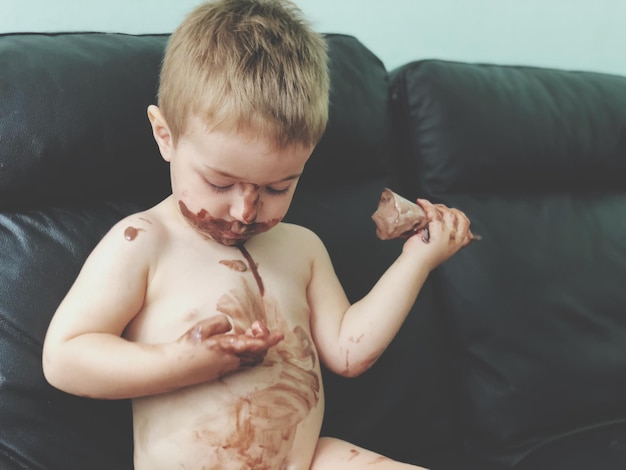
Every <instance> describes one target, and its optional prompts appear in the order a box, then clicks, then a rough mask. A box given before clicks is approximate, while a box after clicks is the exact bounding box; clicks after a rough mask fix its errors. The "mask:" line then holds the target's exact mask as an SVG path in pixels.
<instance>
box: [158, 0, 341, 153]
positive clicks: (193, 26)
mask: <svg viewBox="0 0 626 470" xmlns="http://www.w3.org/2000/svg"><path fill="white" fill-rule="evenodd" d="M328 93H329V78H328V65H327V51H326V41H325V40H324V38H323V36H321V35H320V34H318V33H315V32H314V31H313V30H312V28H311V27H310V25H309V24H308V23H307V22H306V21H305V20H304V18H303V16H302V13H301V11H300V10H299V9H298V8H297V7H296V6H295V5H294V4H293V3H292V2H290V1H288V0H217V1H210V2H207V3H204V4H202V5H200V6H199V7H197V8H196V9H195V10H193V11H192V12H191V13H190V14H189V15H188V16H187V17H186V19H185V20H184V21H183V22H182V24H181V25H180V26H179V27H178V28H177V29H176V31H175V32H174V33H173V34H172V36H171V37H170V39H169V42H168V45H167V48H166V52H165V57H164V60H163V64H162V68H161V77H160V85H159V107H160V108H161V111H162V112H163V115H164V116H165V119H166V121H167V123H168V127H169V128H170V132H171V136H172V139H173V142H174V144H176V142H177V141H178V138H179V137H180V136H182V135H183V134H184V132H185V126H186V124H187V119H188V118H189V117H190V116H191V115H197V116H199V117H200V118H202V119H204V120H205V122H206V123H207V126H208V128H230V129H233V128H234V129H237V130H243V131H247V132H255V133H259V134H261V135H262V136H263V137H266V138H269V139H271V140H272V141H273V142H275V144H276V145H277V146H279V147H286V146H290V145H306V146H313V145H315V144H316V143H317V142H318V141H319V139H320V138H321V136H322V134H323V132H324V129H325V127H326V123H327V120H328Z"/></svg>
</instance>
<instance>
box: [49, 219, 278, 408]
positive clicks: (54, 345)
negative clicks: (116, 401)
mask: <svg viewBox="0 0 626 470" xmlns="http://www.w3.org/2000/svg"><path fill="white" fill-rule="evenodd" d="M128 224H129V222H128V221H124V222H121V223H119V224H117V225H116V226H115V227H113V229H111V231H110V232H109V233H108V234H107V235H106V236H105V237H104V239H103V240H102V241H101V242H100V243H99V244H98V246H97V247H96V248H95V249H94V251H93V252H92V253H91V255H90V256H89V258H88V259H87V261H86V262H85V264H84V266H83V268H82V270H81V272H80V274H79V276H78V278H77V279H76V281H75V283H74V285H73V286H72V287H71V289H70V291H69V292H68V294H67V296H66V297H65V298H64V300H63V301H62V303H61V305H60V306H59V308H58V309H57V311H56V313H55V315H54V317H53V319H52V322H51V323H50V327H49V329H48V332H47V335H46V339H45V342H44V350H43V368H44V374H45V376H46V379H47V380H48V381H49V382H50V383H51V384H52V385H53V386H55V387H57V388H59V389H61V390H64V391H66V392H69V393H73V394H76V395H83V396H89V397H93V398H106V399H108V398H133V397H137V396H144V395H152V394H157V393H163V392H167V391H170V390H173V389H176V388H180V387H184V386H187V385H192V384H197V383H202V382H207V381H211V380H214V379H215V378H217V377H219V376H221V375H223V374H225V373H228V372H231V371H234V370H236V369H238V368H240V367H245V366H248V365H251V364H254V363H256V362H259V361H260V360H262V359H263V357H264V355H265V352H266V351H267V348H268V347H270V346H271V345H273V344H276V342H277V341H278V340H280V338H281V337H280V336H279V335H270V334H269V332H268V331H267V329H266V328H264V327H263V325H259V324H256V325H253V327H252V328H251V329H249V330H248V331H237V332H232V331H231V332H229V330H231V325H230V323H229V321H228V319H227V318H226V317H225V316H222V315H218V316H216V317H213V318H210V319H208V320H204V321H202V322H200V323H198V324H196V325H195V326H194V327H192V328H190V329H189V331H188V332H187V333H186V334H184V335H182V336H181V337H180V338H179V339H178V340H176V341H173V342H170V343H161V344H145V343H136V342H131V341H128V340H126V339H124V338H123V337H122V333H123V331H124V329H125V328H126V326H127V325H128V323H129V322H130V321H131V320H132V319H133V318H134V317H135V315H136V314H137V313H138V312H139V311H140V310H141V308H142V306H143V303H144V299H145V293H146V288H147V282H148V279H149V277H150V275H151V269H152V255H153V253H155V252H156V251H155V249H158V247H159V243H158V233H156V232H158V231H157V230H155V227H154V226H150V227H145V225H146V224H145V223H143V222H142V221H140V220H135V219H133V220H132V223H131V225H133V226H136V227H142V226H144V227H145V231H146V233H142V234H141V235H142V236H139V237H137V239H136V240H133V241H132V243H131V242H128V241H127V240H125V238H124V233H123V231H124V227H126V226H128ZM227 332H228V334H227ZM233 333H236V334H233Z"/></svg>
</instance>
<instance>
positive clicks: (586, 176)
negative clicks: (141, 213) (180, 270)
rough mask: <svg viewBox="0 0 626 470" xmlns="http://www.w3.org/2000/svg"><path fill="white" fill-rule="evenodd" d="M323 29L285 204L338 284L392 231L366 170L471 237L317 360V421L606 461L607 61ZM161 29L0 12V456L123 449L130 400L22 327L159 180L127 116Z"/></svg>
mask: <svg viewBox="0 0 626 470" xmlns="http://www.w3.org/2000/svg"><path fill="white" fill-rule="evenodd" d="M327 39H328V44H329V48H330V58H331V62H330V67H331V77H332V78H331V81H332V93H331V105H330V122H329V125H328V129H327V131H326V133H325V135H324V138H323V140H322V142H321V143H320V144H319V146H318V148H317V149H316V151H315V153H314V156H313V157H312V159H311V160H310V162H309V164H308V165H307V170H306V173H305V175H304V176H303V178H302V180H301V183H300V186H299V187H298V190H297V195H296V197H295V199H294V203H293V206H292V208H291V210H290V212H289V214H288V220H289V221H292V222H296V223H300V224H303V225H306V226H308V227H311V228H312V229H314V230H315V231H317V232H318V233H319V235H320V236H321V237H322V239H323V240H324V241H325V243H326V244H327V247H328V249H329V251H330V253H331V256H332V258H333V259H334V262H335V267H336V270H337V272H338V274H339V276H340V278H341V279H342V281H343V283H344V286H345V288H346V290H347V292H348V295H349V297H350V298H352V299H357V298H359V297H360V296H361V295H363V294H364V293H365V292H366V291H367V290H368V289H369V288H370V287H371V285H372V284H373V283H374V282H375V280H376V279H377V278H378V277H379V276H380V274H381V273H382V272H383V270H384V269H385V268H386V267H387V266H388V265H389V264H390V263H391V261H392V260H393V259H394V258H395V256H397V254H398V253H399V250H400V247H401V245H400V242H396V241H386V242H382V241H379V240H378V239H377V238H376V237H375V231H374V225H373V222H372V221H371V219H370V216H371V214H372V213H373V211H374V210H375V208H376V205H377V202H378V197H379V195H380V193H381V191H382V189H383V188H384V187H386V186H388V187H391V188H392V189H394V190H395V191H397V192H399V193H400V194H403V195H404V196H406V197H408V198H415V197H417V196H420V197H425V198H429V199H431V200H433V201H436V202H443V203H445V204H447V205H451V206H455V207H459V208H460V209H462V210H464V211H465V212H466V213H467V214H468V216H469V217H470V218H471V220H472V228H473V231H474V232H475V233H479V234H480V235H482V237H483V239H482V241H479V242H473V243H472V244H471V245H470V246H469V247H467V248H465V249H464V250H462V251H461V252H460V253H458V254H457V255H456V256H455V257H453V258H452V259H450V260H449V261H448V262H446V263H444V264H443V265H442V266H440V267H439V268H438V269H437V270H435V271H434V272H433V273H432V274H431V276H430V278H429V280H428V282H427V284H426V286H425V287H424V289H423V291H422V294H421V295H420V297H419V299H418V301H417V303H416V304H415V307H414V309H413V311H412V313H411V314H410V316H409V317H408V318H407V320H406V322H405V324H404V326H403V328H402V329H401V331H400V333H399V334H398V336H397V337H396V339H395V340H394V341H393V343H392V344H391V345H390V346H389V348H388V350H387V351H386V352H385V354H384V355H383V356H382V357H381V358H380V360H379V361H378V362H377V363H376V364H375V365H374V366H373V367H372V368H371V369H370V370H369V371H368V372H366V373H365V374H363V375H362V376H360V377H358V378H355V379H345V378H340V377H337V376H334V375H332V374H329V373H325V381H326V388H327V402H328V403H327V415H326V419H325V424H324V429H323V431H324V433H325V434H329V435H333V436H336V437H340V438H344V439H348V440H350V441H352V442H354V443H356V444H359V445H362V446H366V447H369V448H372V449H374V450H377V451H379V452H382V453H385V454H387V455H389V456H391V457H394V458H396V459H400V460H404V461H407V462H412V463H415V464H419V465H423V466H426V467H430V468H432V469H434V470H437V469H448V470H468V469H469V470H472V469H476V470H492V469H493V470H499V469H516V470H544V469H545V470H560V469H568V470H582V469H584V470H591V469H593V470H613V469H615V470H617V469H619V470H623V469H624V468H626V287H625V285H626V78H624V77H619V76H610V75H603V74H599V73H590V72H572V71H561V70H548V69H540V68H532V67H521V66H520V67H513V66H498V65H484V64H483V65H481V64H469V63H454V62H447V61H441V60H425V61H419V62H415V63H410V64H407V65H406V66H403V67H401V68H399V69H396V70H393V71H387V70H385V68H384V66H383V65H382V63H381V62H380V61H379V60H378V59H377V58H376V57H375V56H374V55H373V54H372V53H371V52H370V51H369V50H367V49H366V48H365V47H364V46H363V45H362V44H361V43H360V42H359V41H358V40H357V39H355V38H353V37H350V36H344V35H335V34H330V35H328V36H327ZM166 40H167V37H166V36H130V35H116V34H96V33H89V34H57V35H39V34H14V35H4V36H0V257H1V258H0V468H2V469H44V470H74V469H76V470H128V469H131V468H132V437H131V420H130V415H129V407H128V402H126V401H98V400H89V399H84V398H78V397H74V396H70V395H67V394H64V393H62V392H60V391H57V390H55V389H53V388H52V387H50V386H49V385H48V384H47V383H46V381H45V379H44V377H43V375H42V370H41V345H42V340H43V337H44V334H45V332H46V329H47V326H48V322H49V320H50V318H51V316H52V314H53V313H54V311H55V309H56V306H57V305H58V303H59V302H60V300H61V298H62V297H63V296H64V294H65V292H66V291H67V289H68V288H69V286H70V284H71V283H72V281H73V279H74V277H75V276H76V274H77V272H78V270H79V269H80V266H81V264H82V262H83V260H84V258H85V257H86V256H87V254H88V253H89V251H90V250H91V249H92V248H93V246H94V245H95V244H96V243H97V242H98V240H99V238H100V237H101V236H102V235H103V234H104V233H105V232H106V231H107V230H108V228H109V227H110V226H111V225H112V224H113V223H114V222H116V221H117V220H118V219H119V218H121V217H122V216H124V215H125V214H128V213H129V212H132V211H136V210H138V209H141V208H143V207H146V206H147V205H150V204H153V203H155V202H156V201H158V200H160V199H161V198H163V197H165V196H166V195H167V194H168V191H169V179H168V169H167V166H166V164H165V163H164V162H163V161H162V159H161V158H160V156H159V155H158V150H157V147H156V145H155V144H154V142H153V140H152V137H151V133H150V127H149V124H148V121H147V119H146V107H147V106H148V105H149V104H151V103H154V102H155V94H156V87H157V74H158V68H159V64H160V60H161V56H162V52H163V47H164V45H165V42H166ZM402 47H409V46H408V45H402ZM384 314H385V312H381V315H384Z"/></svg>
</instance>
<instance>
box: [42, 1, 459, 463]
mask: <svg viewBox="0 0 626 470" xmlns="http://www.w3.org/2000/svg"><path fill="white" fill-rule="evenodd" d="M327 109H328V72H327V66H326V49H325V42H324V40H323V38H322V37H321V36H319V35H318V34H315V33H314V32H313V31H312V30H311V29H310V27H309V26H307V24H306V23H305V22H304V21H303V20H302V18H301V16H300V13H299V11H298V10H297V9H296V7H295V6H294V5H293V4H291V3H290V2H287V1H286V0H283V1H281V0H217V1H215V2H211V3H206V4H204V5H201V6H200V7H198V8H197V9H196V10H194V11H193V12H192V13H191V14H190V15H189V16H188V17H187V18H186V19H185V21H184V22H183V23H182V24H181V26H180V27H179V28H178V29H177V31H176V32H175V33H174V34H173V35H172V37H171V39H170V42H169V44H168V47H167V51H166V55H165V59H164V62H163V68H162V72H161V83H160V89H159V107H156V106H150V107H149V109H148V117H149V119H150V123H151V125H152V129H153V134H154V138H155V139H156V142H157V144H158V147H159V150H160V152H161V154H162V156H163V158H164V159H165V160H166V161H167V162H169V164H170V171H171V186H172V194H171V195H170V196H169V197H168V198H166V199H165V200H163V201H162V202H161V203H159V204H157V205H156V206H154V207H152V208H151V209H148V210H146V211H145V212H142V213H138V214H134V215H131V216H129V217H127V218H125V219H124V220H122V221H120V222H119V223H118V224H116V225H115V226H114V227H113V228H112V229H111V230H110V232H109V233H108V234H107V235H106V236H105V237H104V238H103V239H102V241H101V242H100V243H99V244H98V246H97V247H96V248H95V249H94V251H93V252H92V254H91V255H90V256H89V258H88V259H87V261H86V262H85V265H84V267H83V269H82V270H81V272H80V274H79V276H78V278H77V279H76V282H75V283H74V285H73V286H72V288H71V289H70V291H69V293H68V294H67V296H66V297H65V299H64V300H63V302H62V303H61V305H60V306H59V308H58V310H57V312H56V314H55V316H54V318H53V320H52V322H51V324H50V328H49V330H48V334H47V336H46V341H45V344H44V353H43V365H44V372H45V374H46V378H47V379H48V381H49V382H50V383H51V384H53V385H54V386H56V387H58V388H60V389H62V390H65V391H67V392H69V393H74V394H77V395H82V396H87V397H94V398H101V399H118V398H131V399H132V402H133V422H134V447H135V468H136V469H137V470H159V469H167V470H172V469H220V470H227V469H237V470H240V469H271V470H274V469H309V468H312V469H330V470H334V469H336V468H342V469H351V468H353V469H362V468H364V467H365V466H367V468H373V469H384V468H389V469H392V468H405V467H406V468H415V467H414V466H411V465H407V464H402V463H398V462H393V461H391V460H390V459H386V458H384V457H382V456H379V455H377V454H374V453H372V452H369V451H366V450H365V449H360V448H357V447H355V446H353V445H350V444H348V443H346V442H343V441H340V440H336V439H331V438H320V437H319V432H320V428H321V423H322V416H323V411H324V391H323V386H322V383H321V372H320V361H323V363H324V364H325V365H326V366H327V367H328V368H329V369H330V370H332V371H334V372H336V373H339V374H342V375H345V376H355V375H358V374H360V373H361V372H363V371H365V370H366V369H367V368H368V367H370V366H371V365H372V364H373V363H374V362H375V361H376V359H377V358H378V357H379V356H380V355H381V354H382V353H383V351H384V350H385V348H386V347H387V345H388V344H389V342H390V341H391V340H392V338H393V337H394V335H395V334H396V332H397V331H398V329H399V328H400V326H401V324H402V322H403V320H404V318H405V317H406V315H407V313H408V311H409V309H410V308H411V306H412V305H413V303H414V301H415V298H416V296H417V295H418V293H419V291H420V288H421V286H422V285H423V283H424V281H425V279H426V277H427V276H428V274H429V272H430V271H431V270H432V269H433V268H434V267H436V266H437V265H439V264H440V263H442V262H443V261H445V260H446V259H448V258H449V257H450V256H452V255H453V254H454V253H456V252H457V251H458V250H459V249H460V248H461V247H463V246H465V245H466V244H467V243H468V242H469V240H470V238H469V221H468V220H467V218H466V217H465V216H464V214H462V213H461V212H460V211H457V210H455V209H449V208H446V207H443V206H437V207H435V206H433V205H431V204H430V203H428V202H427V201H420V204H421V206H422V207H423V209H424V210H425V212H426V214H427V216H428V217H429V219H430V220H431V222H430V224H429V227H428V229H429V234H430V238H429V240H426V239H425V238H423V237H421V236H419V235H417V236H413V237H411V238H409V239H408V240H407V241H406V242H405V244H404V246H403V250H402V253H401V254H400V256H399V257H398V259H397V260H396V261H395V262H394V263H393V265H392V266H391V267H390V268H389V269H388V271H387V272H386V273H385V274H384V275H383V276H382V278H381V279H380V280H379V282H378V283H377V284H376V285H375V286H374V288H373V289H372V291H371V292H370V293H369V294H368V295H367V296H366V297H364V298H363V299H362V300H361V301H359V302H357V303H355V304H353V305H350V304H349V302H348V300H347V298H346V296H345V294H344V292H343V289H342V287H341V286H340V284H339V281H338V280H337V277H336V275H335V273H334V271H333V268H332V264H331V262H330V260H329V257H328V254H327V252H326V250H325V248H324V246H323V245H322V243H321V241H320V240H319V239H318V238H317V237H316V236H315V235H314V234H313V233H311V232H310V231H309V230H307V229H305V228H302V227H298V226H295V225H291V224H286V223H282V222H281V220H282V218H283V217H284V216H285V214H286V212H287V209H288V207H289V204H290V202H291V200H292V196H293V193H294V190H295V188H296V184H297V182H298V179H299V177H300V175H301V174H302V172H303V169H304V165H305V163H306V161H307V159H308V158H309V156H310V155H311V152H312V150H313V148H314V146H315V144H316V143H317V141H318V140H319V138H320V137H321V135H322V133H323V131H324V128H325V125H326V121H327Z"/></svg>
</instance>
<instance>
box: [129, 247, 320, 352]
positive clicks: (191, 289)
mask: <svg viewBox="0 0 626 470" xmlns="http://www.w3.org/2000/svg"><path fill="white" fill-rule="evenodd" d="M194 248H195V247H193V246H189V247H186V246H179V247H176V248H174V249H170V250H168V251H166V252H164V253H162V254H161V256H160V257H159V261H158V263H157V264H156V269H155V271H154V273H152V275H151V279H150V281H149V283H148V289H147V292H146V297H145V302H144V306H143V308H142V310H141V311H140V312H138V314H137V315H136V317H135V318H134V319H133V321H132V322H131V323H130V324H129V325H128V327H127V329H126V331H125V336H126V337H127V338H128V339H130V340H133V341H142V342H147V343H154V342H163V341H173V340H176V339H177V338H179V337H180V336H182V335H183V334H184V333H185V332H186V331H187V330H188V329H189V328H190V327H192V326H193V325H194V324H195V323H197V322H198V321H201V320H203V319H206V318H209V317H211V316H214V315H217V314H225V315H227V316H228V317H229V318H230V319H231V322H232V323H233V324H235V325H237V326H240V327H242V328H244V329H245V328H247V327H248V326H250V325H251V324H252V323H253V322H254V321H256V320H259V321H261V322H263V323H264V324H266V325H267V326H268V327H269V328H270V329H272V328H281V329H284V328H288V329H290V330H292V329H293V328H294V327H295V326H298V325H299V326H301V327H303V328H305V329H306V330H307V331H308V321H309V318H308V315H309V309H308V305H307V301H306V289H307V285H308V281H309V273H310V268H308V266H307V261H306V260H305V259H303V258H300V257H299V256H300V255H299V254H298V253H294V252H289V251H288V250H287V251H283V250H281V249H280V248H278V247H270V248H269V249H268V248H263V249H257V250H249V249H248V248H246V247H244V246H241V247H218V249H216V250H205V251H203V250H198V249H194Z"/></svg>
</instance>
